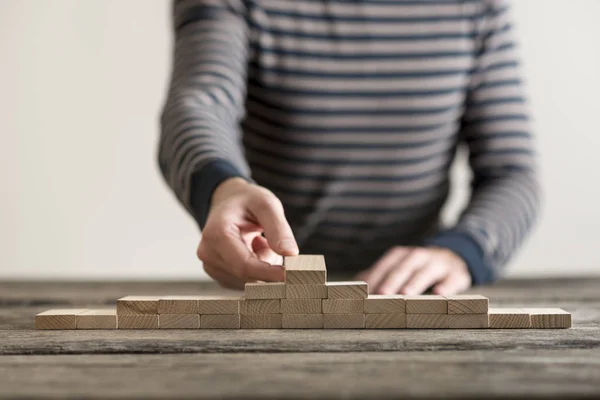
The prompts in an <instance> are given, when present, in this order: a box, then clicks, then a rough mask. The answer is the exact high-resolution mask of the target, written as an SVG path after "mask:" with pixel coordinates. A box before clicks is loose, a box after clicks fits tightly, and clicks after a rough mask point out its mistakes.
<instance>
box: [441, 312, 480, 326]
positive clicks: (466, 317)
mask: <svg viewBox="0 0 600 400" xmlns="http://www.w3.org/2000/svg"><path fill="white" fill-rule="evenodd" d="M488 327H489V321H488V315H487V313H485V314H448V328H451V329H481V328H488Z"/></svg>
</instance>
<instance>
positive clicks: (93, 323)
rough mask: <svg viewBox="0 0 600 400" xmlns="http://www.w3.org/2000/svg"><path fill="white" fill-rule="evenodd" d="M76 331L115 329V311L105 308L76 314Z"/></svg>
mask: <svg viewBox="0 0 600 400" xmlns="http://www.w3.org/2000/svg"><path fill="white" fill-rule="evenodd" d="M76 319H77V329H117V310H116V309H114V308H106V309H101V310H87V311H84V312H82V313H80V314H77V316H76Z"/></svg>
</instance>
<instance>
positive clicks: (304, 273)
mask: <svg viewBox="0 0 600 400" xmlns="http://www.w3.org/2000/svg"><path fill="white" fill-rule="evenodd" d="M283 266H284V267H285V283H286V284H288V285H308V284H311V285H324V284H325V282H326V281H327V268H326V267H325V257H323V256H322V255H298V256H293V257H284V258H283Z"/></svg>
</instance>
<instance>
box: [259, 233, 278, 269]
mask: <svg viewBox="0 0 600 400" xmlns="http://www.w3.org/2000/svg"><path fill="white" fill-rule="evenodd" d="M252 251H253V252H254V254H256V256H257V257H258V258H259V259H260V260H262V261H265V262H268V263H269V264H277V265H281V264H282V260H281V256H278V255H277V254H276V253H275V252H274V251H273V250H271V248H270V247H269V244H268V243H267V239H265V238H264V237H262V236H260V235H259V236H256V237H255V238H254V239H253V240H252Z"/></svg>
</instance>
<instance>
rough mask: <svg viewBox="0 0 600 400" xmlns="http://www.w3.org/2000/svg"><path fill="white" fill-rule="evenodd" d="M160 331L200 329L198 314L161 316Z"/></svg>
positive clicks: (159, 321)
mask: <svg viewBox="0 0 600 400" xmlns="http://www.w3.org/2000/svg"><path fill="white" fill-rule="evenodd" d="M158 326H159V328H160V329H200V315H198V314H159V316H158Z"/></svg>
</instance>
